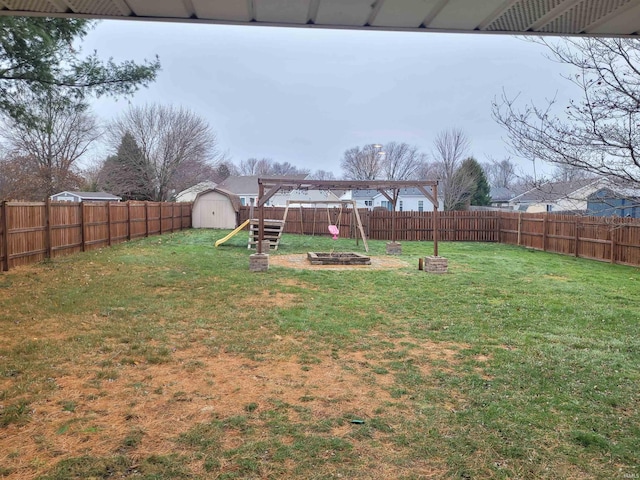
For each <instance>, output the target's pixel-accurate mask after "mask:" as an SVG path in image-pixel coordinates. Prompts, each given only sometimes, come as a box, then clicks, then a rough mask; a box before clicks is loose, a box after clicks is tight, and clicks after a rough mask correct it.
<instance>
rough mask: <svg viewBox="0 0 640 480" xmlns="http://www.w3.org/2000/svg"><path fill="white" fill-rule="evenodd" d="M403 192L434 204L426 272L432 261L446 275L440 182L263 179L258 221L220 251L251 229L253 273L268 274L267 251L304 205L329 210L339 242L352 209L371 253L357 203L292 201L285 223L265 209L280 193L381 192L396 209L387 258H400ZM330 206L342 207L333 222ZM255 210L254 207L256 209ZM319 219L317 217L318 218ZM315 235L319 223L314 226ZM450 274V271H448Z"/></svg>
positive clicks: (313, 255)
mask: <svg viewBox="0 0 640 480" xmlns="http://www.w3.org/2000/svg"><path fill="white" fill-rule="evenodd" d="M403 188H415V189H418V190H419V191H420V192H421V193H422V194H423V195H424V196H425V197H426V198H427V199H428V200H429V201H430V202H431V203H432V204H433V218H434V226H435V228H434V235H433V255H432V256H429V257H425V258H424V267H425V270H427V271H429V263H430V261H433V262H434V265H436V266H437V269H435V270H434V271H437V272H442V270H443V268H442V265H443V261H444V262H446V259H444V258H442V257H438V235H437V232H438V200H437V199H438V182H437V181H380V180H373V181H351V180H335V181H334V180H302V181H300V180H288V179H282V178H275V179H273V178H259V179H258V201H257V205H256V206H257V208H258V216H257V218H255V215H254V214H253V208H252V212H251V214H250V218H249V219H248V220H246V221H245V222H243V223H242V225H240V226H238V228H236V229H235V230H233V231H232V232H231V233H229V234H228V235H227V236H225V237H224V238H221V239H219V240H218V241H216V243H215V245H216V247H217V246H219V245H220V244H222V243H224V242H226V241H227V240H229V239H230V238H232V237H233V236H234V235H236V234H238V233H239V232H240V231H242V230H243V229H244V228H245V227H247V226H248V227H249V241H248V245H247V247H248V248H249V249H251V248H254V247H255V248H256V251H257V253H254V254H252V255H250V258H249V269H250V270H251V271H256V272H258V271H266V270H268V268H269V255H268V253H267V252H265V251H264V249H267V251H270V250H277V249H278V246H279V244H280V239H281V237H282V232H283V230H284V226H285V223H286V220H287V214H288V212H289V208H290V207H291V206H292V205H297V206H298V207H299V208H300V209H302V208H303V206H304V205H313V206H314V207H315V208H316V209H317V208H318V206H319V205H322V206H324V207H326V209H327V219H328V223H329V225H328V231H329V233H330V234H331V236H332V238H333V240H337V239H338V237H339V235H340V228H341V225H340V222H341V218H342V211H343V207H344V206H346V205H348V206H351V208H352V212H353V215H354V216H355V219H356V225H357V228H358V231H359V233H360V237H361V238H362V242H363V244H364V248H365V251H366V252H367V253H368V252H369V246H368V243H367V238H366V235H365V232H364V228H363V226H362V221H361V219H360V214H359V212H358V208H357V205H356V202H355V201H354V200H339V201H330V200H319V201H304V200H301V201H298V200H289V201H287V206H286V208H285V212H284V216H283V218H282V220H276V219H266V218H265V216H264V206H265V204H266V203H267V202H268V201H269V199H270V198H271V197H273V195H275V194H276V193H277V192H281V191H283V192H288V191H289V192H290V191H294V190H298V191H299V190H303V191H304V190H323V191H333V190H342V191H345V190H377V191H378V192H380V193H381V194H382V195H383V196H384V197H385V198H386V199H387V200H388V201H389V203H390V204H391V206H392V217H391V218H392V221H391V242H389V243H387V249H386V251H387V254H390V255H397V254H400V253H402V248H401V245H400V244H399V243H398V242H397V241H396V229H395V212H396V204H397V202H398V196H399V193H400V190H401V189H403ZM330 205H339V211H338V212H336V213H337V214H336V215H335V217H334V218H333V219H332V217H331V210H330V209H329V206H330ZM252 207H253V206H252ZM314 218H315V216H314ZM314 231H315V223H314ZM357 240H358V239H357V237H356V241H357ZM308 259H309V262H310V263H311V264H313V265H366V264H370V263H371V262H370V258H369V257H368V256H366V255H361V254H358V253H354V252H334V251H333V250H331V251H330V252H328V253H327V252H309V253H308ZM420 266H423V260H422V259H421V262H420ZM445 271H446V267H445Z"/></svg>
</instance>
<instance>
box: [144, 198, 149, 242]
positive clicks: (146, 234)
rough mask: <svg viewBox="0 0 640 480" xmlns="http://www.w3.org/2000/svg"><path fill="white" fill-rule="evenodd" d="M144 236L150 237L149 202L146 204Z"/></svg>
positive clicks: (146, 201)
mask: <svg viewBox="0 0 640 480" xmlns="http://www.w3.org/2000/svg"><path fill="white" fill-rule="evenodd" d="M144 236H145V238H146V237H148V236H149V200H145V202H144Z"/></svg>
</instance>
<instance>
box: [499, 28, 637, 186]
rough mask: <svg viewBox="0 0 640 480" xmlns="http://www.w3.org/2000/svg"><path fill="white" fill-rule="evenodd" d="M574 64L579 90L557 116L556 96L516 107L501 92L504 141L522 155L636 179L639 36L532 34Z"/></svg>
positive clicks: (554, 54)
mask: <svg viewBox="0 0 640 480" xmlns="http://www.w3.org/2000/svg"><path fill="white" fill-rule="evenodd" d="M537 42H538V43H540V44H542V45H545V46H546V47H548V48H549V51H550V52H551V55H552V58H553V59H554V60H556V61H558V62H561V63H564V64H566V65H570V66H572V67H574V68H575V74H574V75H573V76H570V77H567V79H568V80H569V81H571V82H572V83H573V84H574V85H576V86H577V87H578V88H579V90H580V96H581V98H580V99H578V100H572V101H571V102H569V105H567V106H566V108H562V112H563V113H562V114H560V112H559V111H558V107H559V106H558V105H557V102H556V100H555V99H552V100H550V101H548V102H547V103H546V104H545V105H534V104H530V105H525V106H524V107H521V108H518V107H517V106H516V103H517V96H516V97H515V98H509V97H508V96H507V94H506V93H503V94H502V97H501V99H499V100H496V101H494V105H493V116H494V118H495V120H496V121H497V122H498V123H499V124H500V125H502V126H503V127H504V128H505V129H506V131H507V135H508V141H509V143H510V145H511V147H512V148H513V149H514V150H515V151H517V152H518V153H520V154H521V155H523V156H525V157H527V158H533V159H536V158H537V159H541V160H545V161H547V162H552V163H555V164H559V165H568V166H571V167H575V168H579V169H583V170H585V171H588V172H591V173H593V174H598V175H604V176H607V177H611V178H616V179H619V180H622V181H624V182H631V183H634V184H640V131H639V126H640V42H638V40H636V39H631V38H583V39H570V38H565V39H563V40H561V41H560V42H557V43H551V42H550V41H549V40H546V39H539V40H537Z"/></svg>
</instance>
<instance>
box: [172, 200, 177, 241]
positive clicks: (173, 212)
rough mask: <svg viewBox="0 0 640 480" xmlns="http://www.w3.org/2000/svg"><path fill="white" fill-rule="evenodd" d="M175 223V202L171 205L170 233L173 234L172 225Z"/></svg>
mask: <svg viewBox="0 0 640 480" xmlns="http://www.w3.org/2000/svg"><path fill="white" fill-rule="evenodd" d="M175 221H176V202H173V203H172V204H171V233H173V229H174V227H173V224H174V223H175Z"/></svg>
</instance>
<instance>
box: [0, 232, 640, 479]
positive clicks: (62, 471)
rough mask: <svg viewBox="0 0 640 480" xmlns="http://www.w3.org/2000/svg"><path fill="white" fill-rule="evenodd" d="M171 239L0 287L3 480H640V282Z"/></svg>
mask: <svg viewBox="0 0 640 480" xmlns="http://www.w3.org/2000/svg"><path fill="white" fill-rule="evenodd" d="M226 233H228V231H203V230H200V231H197V230H188V231H184V232H179V233H174V234H167V235H163V236H157V237H150V238H146V239H142V240H138V241H132V242H127V243H123V244H120V245H117V246H115V247H112V248H105V249H102V250H97V251H91V252H84V253H79V254H76V255H72V256H68V257H62V258H57V259H55V260H52V261H47V262H44V263H40V264H37V265H32V266H25V267H18V268H16V269H15V270H12V271H10V272H8V273H3V274H0V306H1V309H0V339H1V341H0V477H1V478H10V479H23V478H24V479H27V478H28V479H31V478H41V479H60V480H61V479H70V478H78V479H81V478H82V479H85V478H104V479H106V478H141V479H198V478H201V479H204V478H219V479H232V478H242V479H245V478H261V479H266V478H273V479H276V478H298V479H314V478H317V479H320V478H323V479H329V478H343V479H372V478H375V479H421V478H459V479H483V478H505V479H506V478H550V479H567V478H568V479H584V478H603V479H605V478H606V479H610V478H640V468H639V467H638V466H639V465H640V414H639V411H638V409H639V407H640V393H639V390H638V385H639V384H640V336H639V335H638V322H639V319H640V294H639V293H638V292H640V270H639V269H638V268H632V267H626V266H620V265H611V264H607V263H600V262H595V261H589V260H584V259H578V258H574V257H570V256H560V255H555V254H549V253H544V252H540V251H534V250H528V249H524V248H518V247H512V246H506V245H500V244H493V243H453V242H446V243H441V244H440V254H441V255H443V256H445V257H447V258H448V259H449V273H447V274H444V275H433V274H427V273H424V272H422V271H419V270H418V269H417V265H418V259H419V257H420V256H425V255H430V254H431V253H432V249H433V245H432V244H431V243H429V242H403V254H402V255H401V256H399V257H387V256H385V255H384V251H385V242H383V241H371V242H370V247H371V253H372V255H373V259H374V260H376V261H375V262H374V264H373V265H372V266H371V267H366V266H363V267H355V268H352V269H340V268H337V269H336V268H323V267H319V268H316V269H309V268H304V266H305V264H304V262H296V258H297V257H294V256H293V255H295V254H304V253H306V252H307V251H311V250H313V251H328V249H333V248H335V250H336V251H357V252H362V245H360V246H356V245H355V241H354V240H349V239H340V240H338V241H336V242H333V241H332V240H331V239H330V238H329V237H327V236H324V237H310V236H300V235H286V234H285V235H284V236H283V239H282V241H281V243H280V247H279V250H278V251H277V252H274V253H273V254H272V255H271V265H270V269H269V271H268V272H266V273H251V272H249V268H248V265H249V260H248V255H249V252H248V250H247V248H246V234H244V233H243V234H241V235H238V236H236V237H234V238H233V239H232V240H231V241H229V242H227V243H225V244H224V245H222V246H220V247H219V248H214V246H213V244H214V242H215V240H217V239H219V238H222V237H223V236H224V235H225V234H226Z"/></svg>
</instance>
